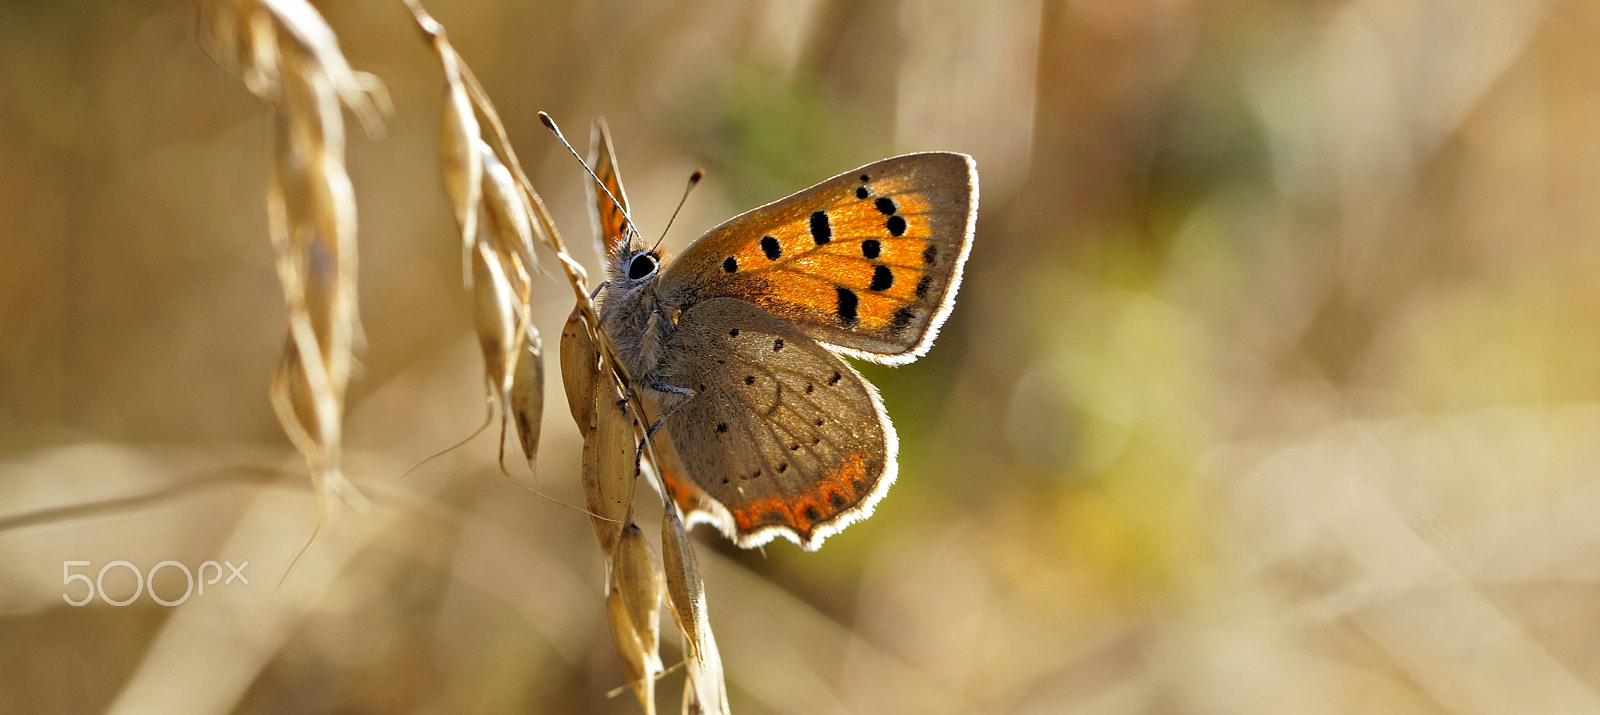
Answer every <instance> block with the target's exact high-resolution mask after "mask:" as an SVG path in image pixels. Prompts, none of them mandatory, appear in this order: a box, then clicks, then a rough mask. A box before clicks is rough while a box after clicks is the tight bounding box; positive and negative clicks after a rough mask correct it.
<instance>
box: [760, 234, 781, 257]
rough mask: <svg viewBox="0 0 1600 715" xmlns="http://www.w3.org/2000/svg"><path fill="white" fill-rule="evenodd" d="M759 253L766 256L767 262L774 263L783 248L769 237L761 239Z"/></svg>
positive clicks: (776, 240)
mask: <svg viewBox="0 0 1600 715" xmlns="http://www.w3.org/2000/svg"><path fill="white" fill-rule="evenodd" d="M761 252H762V253H765V254H767V260H769V261H776V260H778V256H781V255H783V246H780V245H778V239H776V238H773V237H771V236H762V237H761Z"/></svg>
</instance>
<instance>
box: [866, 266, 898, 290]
mask: <svg viewBox="0 0 1600 715" xmlns="http://www.w3.org/2000/svg"><path fill="white" fill-rule="evenodd" d="M892 285H894V271H892V270H889V267H888V266H877V267H875V268H873V269H872V284H871V285H869V286H867V288H869V289H871V290H877V291H883V290H889V286H892Z"/></svg>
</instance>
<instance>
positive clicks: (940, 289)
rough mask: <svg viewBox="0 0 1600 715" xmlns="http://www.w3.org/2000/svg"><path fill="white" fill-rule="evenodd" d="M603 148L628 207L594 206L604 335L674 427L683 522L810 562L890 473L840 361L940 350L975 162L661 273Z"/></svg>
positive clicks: (935, 166) (891, 449) (853, 197)
mask: <svg viewBox="0 0 1600 715" xmlns="http://www.w3.org/2000/svg"><path fill="white" fill-rule="evenodd" d="M598 138H599V139H600V140H601V141H600V146H599V150H600V152H602V153H601V155H600V156H599V157H598V158H597V160H596V163H597V165H603V167H604V171H599V172H598V173H599V174H600V175H601V177H602V181H603V182H604V183H605V184H606V185H607V188H608V189H610V190H611V191H610V193H611V195H612V196H615V197H616V199H617V200H618V201H622V202H624V206H622V207H617V206H616V205H615V204H613V203H612V202H610V200H609V198H608V197H607V196H606V195H605V192H597V197H596V206H597V210H596V216H597V218H598V219H599V220H598V221H597V223H598V224H599V225H600V228H601V232H602V234H603V235H604V236H605V237H606V243H607V246H608V254H609V256H608V258H609V260H608V263H607V274H608V278H609V280H608V282H607V285H606V287H605V289H604V290H603V292H602V294H601V325H602V328H603V329H604V330H605V331H606V333H607V334H608V336H609V337H610V339H611V341H612V343H613V345H614V347H615V349H616V352H617V355H618V359H619V360H620V361H621V362H622V363H623V366H624V367H625V368H626V370H627V372H628V374H629V376H630V378H631V379H632V381H633V383H634V385H635V389H636V390H638V392H639V396H640V397H641V398H643V400H644V403H645V405H646V407H647V411H648V412H649V413H650V414H651V415H653V416H664V420H663V423H662V424H663V427H662V429H661V431H660V432H659V433H658V434H657V437H656V440H655V444H656V446H657V451H658V454H662V455H664V456H663V461H664V464H663V469H664V471H665V473H664V474H663V475H662V482H663V486H664V487H665V489H666V490H667V491H668V493H669V495H670V496H671V497H672V498H673V499H674V500H676V501H677V502H678V504H679V506H680V508H682V509H683V510H684V511H685V513H687V514H688V517H689V521H690V522H691V523H695V522H707V523H713V524H715V525H717V526H718V528H720V529H721V530H722V531H723V533H724V534H726V535H727V536H728V537H729V538H731V539H733V540H734V541H735V542H736V543H738V544H739V545H740V546H743V547H747V548H748V547H753V546H758V545H760V544H764V543H766V542H767V541H770V540H771V539H773V538H775V537H778V536H782V537H785V538H788V539H790V540H791V541H794V542H795V543H797V544H800V545H801V546H802V547H804V548H806V549H808V550H809V549H815V548H817V547H818V546H819V545H820V544H821V542H822V540H823V539H825V538H826V537H827V536H829V535H831V534H833V533H835V532H837V531H838V530H839V529H842V528H843V527H844V526H846V525H848V524H850V523H852V522H854V521H856V520H859V519H861V518H863V517H865V516H866V515H868V514H870V513H871V510H872V508H873V506H874V505H875V504H876V503H877V501H878V500H879V499H880V498H881V497H882V496H883V494H884V493H885V492H886V491H887V489H888V486H889V484H890V483H891V482H893V480H894V477H895V471H896V464H895V453H896V450H897V447H898V445H897V440H896V436H895V432H894V427H893V425H892V424H891V423H890V422H889V419H888V417H887V415H886V414H885V412H884V409H883V406H882V403H881V402H880V400H879V398H878V394H877V391H876V390H875V389H873V387H872V386H871V384H870V383H868V382H867V381H866V380H865V379H863V378H862V377H861V376H860V375H859V374H858V373H857V372H856V371H855V370H854V369H852V368H851V367H850V366H849V365H848V364H846V363H845V362H844V361H843V360H842V359H841V358H840V356H839V354H841V353H842V354H847V355H851V356H855V357H859V358H863V359H867V360H872V361H875V362H882V363H889V364H899V363H903V362H909V361H910V360H914V359H916V357H918V356H920V355H921V354H923V352H925V351H926V350H927V348H928V346H929V345H930V344H931V343H932V341H933V338H934V336H935V334H936V333H937V331H938V327H939V325H940V324H941V323H942V322H943V320H944V318H945V316H946V315H947V314H948V312H949V309H950V307H951V305H952V303H953V301H954V296H955V293H956V290H957V288H958V287H959V283H960V279H961V269H962V265H963V263H964V262H965V259H966V255H967V250H968V248H969V246H970V242H971V233H972V223H973V220H974V218H975V215H976V207H977V174H976V171H975V170H974V169H973V165H972V160H971V158H970V157H967V156H965V155H962V154H950V153H929V154H910V155H905V156H901V157H895V158H892V159H886V160H883V161H880V162H876V163H873V164H869V165H867V166H864V167H861V168H860V169H857V170H856V171H853V172H850V173H847V174H841V175H839V176H837V177H834V178H833V179H830V180H828V181H825V182H822V183H821V184H818V185H816V186H813V187H812V188H810V189H806V190H804V191H801V192H799V193H797V194H794V195H792V196H790V197H788V198H785V199H781V200H779V201H776V202H773V203H771V204H768V205H766V206H762V207H760V208H757V209H753V210H751V211H748V212H746V213H744V214H741V215H739V216H737V217H735V218H733V219H730V220H729V221H727V222H725V223H723V224H722V225H721V226H718V227H717V228H714V229H712V230H711V231H709V232H708V233H706V234H705V235H704V236H701V237H700V238H699V239H697V240H696V241H695V242H694V243H693V244H691V245H690V246H689V247H688V248H687V249H686V250H685V251H684V252H683V254H682V255H680V256H678V257H677V258H676V259H675V260H672V261H670V262H669V261H668V260H667V258H666V256H665V255H664V254H663V253H661V252H660V251H659V250H658V249H656V248H653V247H649V246H647V245H645V244H643V243H642V242H641V241H640V240H639V239H638V237H637V234H636V233H633V232H632V231H629V230H628V229H627V227H626V225H625V223H624V222H623V221H622V220H621V219H622V214H623V211H622V210H619V208H620V209H625V202H626V198H625V197H624V196H623V194H622V192H621V183H620V181H617V180H616V176H617V174H616V167H615V163H614V159H612V158H611V154H610V146H609V140H608V138H607V137H605V136H604V134H603V131H602V132H600V134H599V137H598ZM608 217H609V220H608Z"/></svg>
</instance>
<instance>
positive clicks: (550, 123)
mask: <svg viewBox="0 0 1600 715" xmlns="http://www.w3.org/2000/svg"><path fill="white" fill-rule="evenodd" d="M539 121H540V122H543V123H544V125H545V127H546V128H548V129H549V130H550V131H551V132H554V133H555V135H556V139H559V140H561V146H564V147H566V148H567V152H568V153H570V154H572V158H574V159H577V160H578V165H579V166H582V167H583V170H584V171H586V172H588V173H589V178H591V179H594V185H595V186H598V187H600V190H601V191H603V192H605V194H606V196H607V197H609V198H610V199H611V203H612V204H615V205H616V207H617V210H618V211H621V212H622V218H623V220H625V221H627V222H628V230H629V231H632V232H633V235H635V236H637V235H639V229H638V227H637V226H635V225H634V223H633V217H632V216H629V215H628V209H627V206H626V205H625V204H623V203H622V201H621V200H620V199H618V198H617V197H616V196H614V195H612V193H611V189H608V188H606V182H604V181H601V180H600V177H599V176H598V175H596V174H595V173H594V169H591V168H589V162H587V161H584V160H583V157H582V156H579V155H578V150H577V149H573V148H572V144H571V143H570V142H568V141H567V137H566V135H564V134H562V133H561V127H558V126H556V120H554V119H551V118H550V115H548V114H545V113H544V112H539ZM680 205H682V204H680ZM674 215H676V214H674Z"/></svg>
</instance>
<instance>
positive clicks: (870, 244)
mask: <svg viewBox="0 0 1600 715" xmlns="http://www.w3.org/2000/svg"><path fill="white" fill-rule="evenodd" d="M882 250H883V245H882V244H880V243H878V239H876V238H869V239H867V240H865V241H862V242H861V255H862V256H864V257H866V258H868V259H875V258H877V257H878V254H879V253H880V252H881V251H882Z"/></svg>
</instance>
